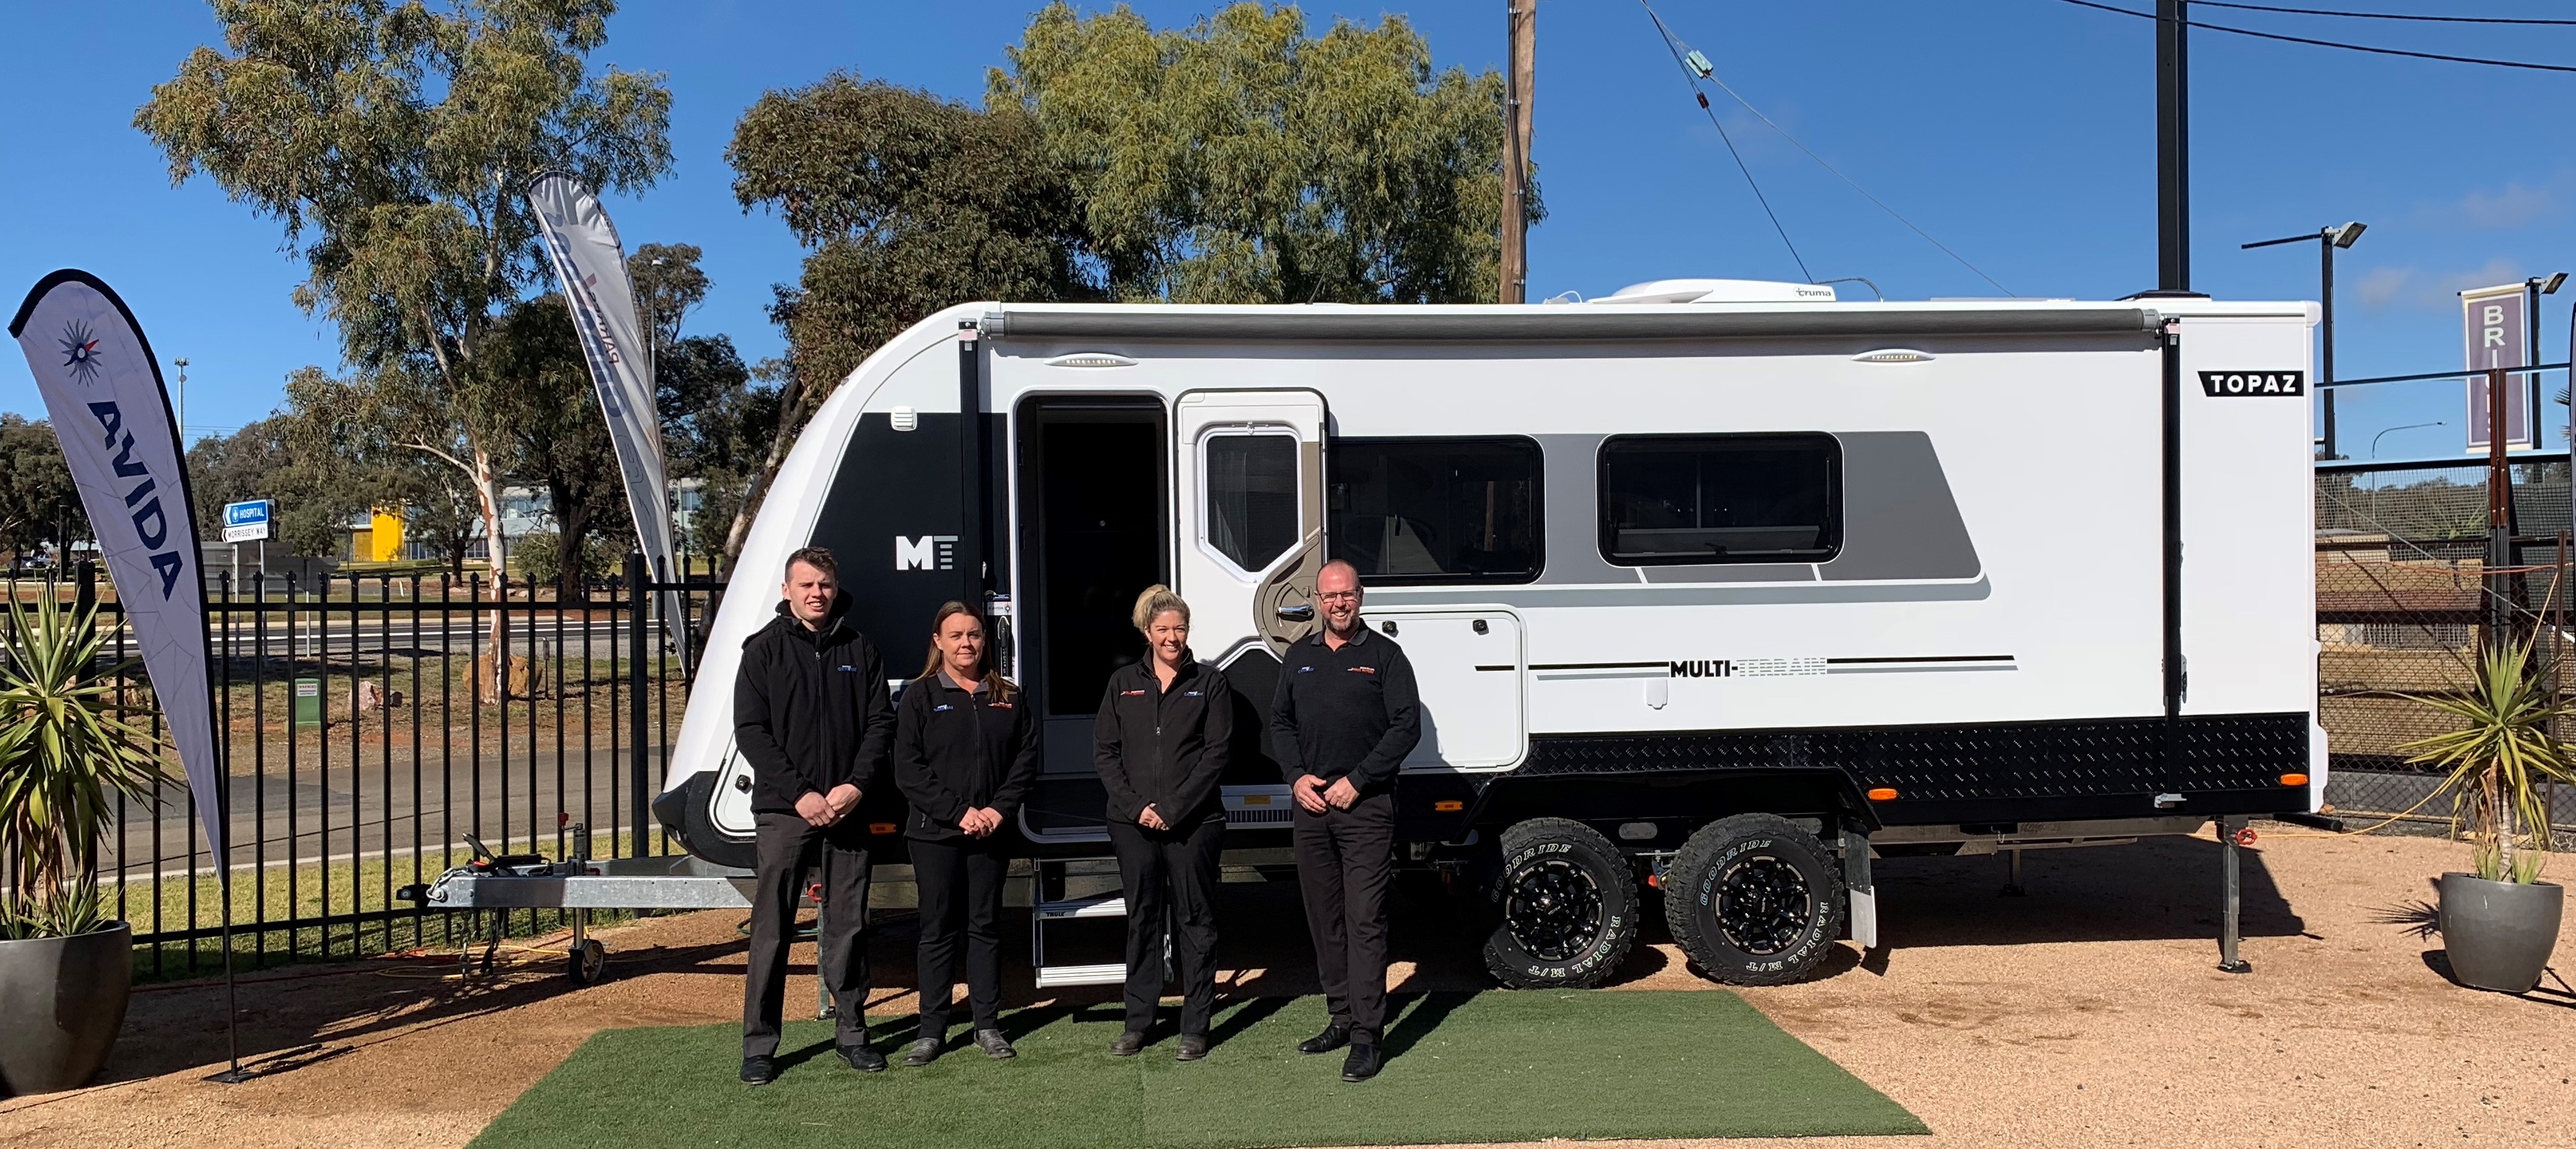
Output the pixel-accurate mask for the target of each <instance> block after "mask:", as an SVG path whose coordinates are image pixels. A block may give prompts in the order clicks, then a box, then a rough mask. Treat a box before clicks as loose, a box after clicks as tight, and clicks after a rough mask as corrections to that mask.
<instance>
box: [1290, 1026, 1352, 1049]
mask: <svg viewBox="0 0 2576 1149" xmlns="http://www.w3.org/2000/svg"><path fill="white" fill-rule="evenodd" d="M1350 1043H1351V1027H1349V1026H1347V1025H1328V1026H1325V1027H1324V1032H1322V1033H1318V1034H1316V1035H1315V1036H1313V1037H1310V1038H1307V1039H1306V1040H1304V1041H1301V1042H1298V1043H1297V1052H1299V1053H1331V1052H1332V1051H1334V1050H1336V1049H1340V1048H1341V1047H1343V1046H1345V1045H1349V1044H1350Z"/></svg>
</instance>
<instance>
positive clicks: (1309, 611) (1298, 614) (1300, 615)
mask: <svg viewBox="0 0 2576 1149" xmlns="http://www.w3.org/2000/svg"><path fill="white" fill-rule="evenodd" d="M1275 613H1277V614H1278V616H1279V621H1281V622H1312V621H1314V619H1315V607H1314V605H1313V604H1311V603H1299V604H1297V605H1296V606H1283V607H1280V608H1279V609H1278V610H1277V611H1276V612H1275Z"/></svg>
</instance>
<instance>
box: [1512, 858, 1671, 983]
mask: <svg viewBox="0 0 2576 1149" xmlns="http://www.w3.org/2000/svg"><path fill="white" fill-rule="evenodd" d="M1491 894H1492V903H1493V906H1492V908H1493V913H1494V930H1493V933H1492V934H1491V935H1490V936H1488V937H1487V938H1486V939H1485V968H1486V969H1488V970H1491V971H1493V974H1494V977H1495V978H1496V979H1498V980H1500V981H1501V982H1502V983H1503V984H1504V985H1507V986H1510V987H1512V988H1513V989H1557V988H1561V987H1566V986H1589V985H1595V984H1598V983H1599V982H1600V981H1601V979H1602V978H1605V977H1608V976H1609V975H1610V971H1612V970H1614V969H1617V968H1619V963H1620V962H1621V961H1623V960H1625V959H1626V958H1627V956H1628V951H1629V949H1630V948H1632V947H1634V946H1635V945H1636V944H1637V883H1636V879H1635V877H1634V876H1633V875H1632V874H1631V873H1630V872H1629V868H1628V861H1627V859H1625V858H1622V857H1620V856H1619V851H1618V849H1617V848H1615V847H1613V846H1612V845H1611V844H1610V839H1608V838H1604V837H1602V836H1601V833H1600V831H1598V830H1595V829H1593V828H1592V827H1590V826H1586V825H1584V824H1583V823H1581V822H1573V821H1568V820H1566V819H1564V818H1534V819H1531V820H1530V821H1527V822H1523V823H1521V824H1519V825H1517V826H1514V827H1512V828H1511V829H1508V830H1505V831H1503V857H1502V867H1501V869H1500V870H1498V871H1497V872H1496V873H1495V876H1494V882H1493V886H1492V889H1491Z"/></svg>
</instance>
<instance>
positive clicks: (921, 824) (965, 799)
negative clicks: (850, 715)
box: [893, 602, 1038, 1066]
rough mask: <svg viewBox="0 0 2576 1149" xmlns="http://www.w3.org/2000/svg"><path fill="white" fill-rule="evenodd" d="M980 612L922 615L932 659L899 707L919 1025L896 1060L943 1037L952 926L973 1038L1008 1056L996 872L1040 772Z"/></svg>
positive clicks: (956, 608) (925, 1060) (1033, 725)
mask: <svg viewBox="0 0 2576 1149" xmlns="http://www.w3.org/2000/svg"><path fill="white" fill-rule="evenodd" d="M984 651H985V643H984V620H983V619H981V618H979V617H977V616H976V614H975V612H974V611H973V610H972V609H970V608H968V607H967V606H966V604H964V603H959V602H952V603H948V604H947V605H944V606H942V607H940V608H939V613H938V614H937V615H936V616H934V617H933V618H932V619H931V623H930V662H929V664H928V665H926V666H924V667H922V668H921V677H919V678H916V679H914V680H913V681H912V683H911V685H909V686H907V687H905V689H904V692H903V701H902V702H901V703H899V704H897V705H896V707H895V723H894V755H893V757H894V780H895V786H896V788H897V789H900V790H902V791H903V795H904V798H905V799H906V800H907V801H908V802H909V803H910V805H911V807H912V808H911V811H910V813H909V814H908V815H907V816H906V817H905V819H904V838H905V839H906V845H908V846H909V847H910V849H911V853H912V872H913V881H914V883H915V886H916V888H917V890H918V891H919V893H920V897H921V901H920V905H921V911H920V915H921V916H920V920H921V949H920V962H921V1033H920V1036H919V1037H918V1038H916V1039H915V1040H914V1041H913V1043H912V1049H911V1051H910V1052H907V1053H906V1054H904V1057H903V1063H904V1064H905V1065H910V1066H923V1065H928V1064H930V1063H931V1061H932V1060H934V1059H936V1058H937V1057H938V1056H939V1053H940V1050H941V1049H942V1048H944V1047H945V1046H946V1044H947V1039H948V1010H949V1007H950V1006H951V1005H952V1004H954V1003H953V1002H952V1000H951V997H950V987H951V986H954V985H955V984H956V982H957V949H958V941H959V934H960V927H961V926H962V927H963V934H964V940H965V948H966V989H967V1000H968V1002H969V1003H970V1004H971V1005H972V1007H973V1009H974V1012H975V1039H974V1040H975V1046H976V1047H977V1048H979V1049H981V1050H983V1051H984V1054H985V1056H987V1057H1013V1056H1017V1053H1016V1051H1014V1050H1013V1049H1012V1048H1011V1043H1010V1041H1009V1040H1008V1039H1006V1038H1004V1037H1003V1036H1002V1021H1001V1014H1002V956H1001V955H1002V933H1001V928H1000V922H1001V917H1002V879H1003V878H1004V877H1005V876H1007V875H1008V874H1009V873H1010V867H1011V861H1010V853H1009V850H1008V848H1007V846H1006V843H1008V842H1009V841H1010V837H1011V835H1010V826H1011V824H1012V822H1013V821H1014V820H1015V819H1017V818H1018V817H1019V812H1020V801H1021V799H1023V798H1025V797H1026V796H1027V795H1028V792H1029V785H1030V784H1031V783H1032V782H1035V781H1036V780H1037V776H1038V724H1037V720H1036V717H1035V716H1034V715H1031V714H1029V713H1028V712H1027V710H1026V709H1024V708H1023V707H1021V706H1020V704H1019V703H1020V697H1019V694H1020V692H1019V690H1018V688H1017V687H1014V686H1013V685H1012V684H1011V681H1010V680H1009V679H1007V678H1004V677H1002V676H1001V675H1000V674H999V673H997V672H995V671H994V670H993V669H992V667H991V665H990V664H989V663H988V662H987V661H986V659H985V655H984Z"/></svg>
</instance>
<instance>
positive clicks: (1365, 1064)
mask: <svg viewBox="0 0 2576 1149" xmlns="http://www.w3.org/2000/svg"><path fill="white" fill-rule="evenodd" d="M1381 1064H1383V1062H1382V1061H1380V1060H1379V1058H1378V1055H1377V1046H1375V1045H1373V1044H1372V1045H1354V1046H1352V1047H1351V1055H1350V1056H1349V1057H1346V1058H1344V1059H1342V1080H1344V1081H1353V1082H1357V1081H1366V1080H1368V1079H1369V1078H1372V1077H1375V1076H1377V1071H1378V1067H1379V1066H1380V1065H1381Z"/></svg>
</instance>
